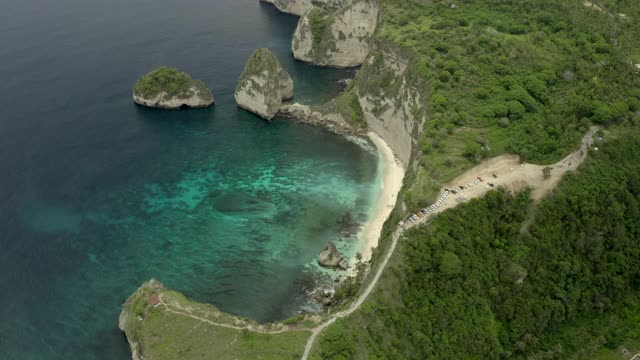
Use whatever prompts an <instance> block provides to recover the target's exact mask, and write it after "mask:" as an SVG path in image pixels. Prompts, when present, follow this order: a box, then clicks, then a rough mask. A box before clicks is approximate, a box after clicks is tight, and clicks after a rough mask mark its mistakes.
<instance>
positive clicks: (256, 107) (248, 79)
mask: <svg viewBox="0 0 640 360" xmlns="http://www.w3.org/2000/svg"><path fill="white" fill-rule="evenodd" d="M234 96H235V99H236V102H237V103H238V106H240V107H241V108H243V109H246V110H248V111H251V112H253V113H256V114H258V115H260V116H262V117H263V118H265V119H267V120H271V119H273V117H274V116H276V114H277V113H278V111H279V110H280V107H282V102H283V101H284V100H289V99H291V98H292V97H293V80H292V79H291V76H289V73H288V72H287V71H286V70H285V69H284V68H283V67H282V65H281V64H280V62H279V61H278V59H277V58H276V57H275V55H274V54H273V53H272V52H271V51H269V50H268V49H264V48H262V49H258V50H256V51H255V52H254V53H253V54H252V55H251V58H250V59H249V61H248V62H247V65H246V66H245V68H244V71H243V72H242V75H241V76H240V81H239V82H238V85H237V87H236V91H235V93H234Z"/></svg>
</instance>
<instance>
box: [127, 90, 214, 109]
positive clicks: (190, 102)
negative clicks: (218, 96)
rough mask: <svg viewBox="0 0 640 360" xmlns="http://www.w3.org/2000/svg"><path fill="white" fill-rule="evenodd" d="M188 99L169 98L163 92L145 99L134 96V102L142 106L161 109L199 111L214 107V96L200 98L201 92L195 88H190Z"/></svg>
mask: <svg viewBox="0 0 640 360" xmlns="http://www.w3.org/2000/svg"><path fill="white" fill-rule="evenodd" d="M189 93H190V94H191V95H190V96H188V97H177V96H172V97H169V96H167V93H166V92H164V91H163V92H161V93H159V94H157V95H156V96H154V97H144V96H141V95H136V94H133V101H134V102H135V103H136V104H138V105H142V106H147V107H153V108H159V109H197V108H204V107H209V106H211V105H213V95H210V94H209V95H207V96H200V90H198V89H197V88H195V87H192V88H189Z"/></svg>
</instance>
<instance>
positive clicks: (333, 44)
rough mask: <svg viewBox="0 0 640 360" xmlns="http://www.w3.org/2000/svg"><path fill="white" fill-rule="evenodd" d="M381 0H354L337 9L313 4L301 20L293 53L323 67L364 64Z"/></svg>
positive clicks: (294, 40)
mask: <svg viewBox="0 0 640 360" xmlns="http://www.w3.org/2000/svg"><path fill="white" fill-rule="evenodd" d="M378 11H379V3H378V0H354V1H351V2H350V3H349V4H347V5H345V6H342V7H340V8H339V9H337V10H333V9H330V8H321V7H313V8H312V9H311V10H309V11H307V12H306V13H305V14H304V15H303V16H302V17H301V18H300V20H299V22H298V27H297V28H296V31H295V33H294V35H293V41H292V44H291V50H292V51H293V56H294V57H295V58H296V59H298V60H302V61H306V62H311V63H313V64H316V65H321V66H335V67H353V66H359V65H361V64H362V63H363V62H364V60H365V58H366V57H367V54H368V53H369V44H370V40H371V36H372V35H373V33H374V31H375V29H376V25H377V23H378Z"/></svg>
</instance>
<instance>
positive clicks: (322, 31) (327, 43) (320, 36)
mask: <svg viewBox="0 0 640 360" xmlns="http://www.w3.org/2000/svg"><path fill="white" fill-rule="evenodd" d="M306 16H307V17H308V18H309V30H310V32H311V36H312V37H313V47H312V49H311V51H312V53H311V54H310V55H311V56H312V57H314V58H316V59H322V58H323V57H325V56H326V53H327V50H333V51H336V43H335V39H334V37H333V34H332V32H331V24H332V23H333V21H334V19H335V16H336V13H335V10H327V9H324V8H318V7H316V8H313V9H311V10H310V11H309V12H308V13H307V15H306Z"/></svg>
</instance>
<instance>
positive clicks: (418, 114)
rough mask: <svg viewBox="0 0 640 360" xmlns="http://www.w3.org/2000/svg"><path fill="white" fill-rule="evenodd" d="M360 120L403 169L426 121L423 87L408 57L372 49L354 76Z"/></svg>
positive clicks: (391, 51)
mask: <svg viewBox="0 0 640 360" xmlns="http://www.w3.org/2000/svg"><path fill="white" fill-rule="evenodd" d="M355 81H356V84H355V86H356V93H357V95H358V101H359V103H360V107H361V109H362V113H363V116H364V120H365V121H366V123H367V125H368V126H369V127H370V128H371V129H372V130H373V131H375V132H376V133H377V134H378V135H379V136H380V137H381V138H382V139H384V140H385V141H386V142H387V144H389V146H390V147H391V149H392V150H393V152H394V153H395V155H396V157H397V158H398V159H399V160H400V161H401V162H402V165H403V167H404V168H405V169H406V168H408V167H409V165H410V164H409V161H410V159H411V155H412V149H413V147H414V145H415V144H416V139H417V138H418V135H419V133H420V131H421V129H422V127H423V125H424V121H425V120H426V111H425V107H426V104H425V102H424V100H425V99H424V94H422V93H421V91H423V89H424V86H422V84H421V83H420V80H419V77H417V76H415V72H414V68H413V65H412V64H411V62H410V60H409V58H408V57H405V56H404V55H402V54H401V53H400V51H398V50H394V49H384V50H382V49H379V48H377V49H374V50H372V52H371V54H370V55H369V57H368V58H367V60H366V62H365V63H364V64H363V66H362V69H361V70H360V72H359V73H358V76H357V77H356V80H355Z"/></svg>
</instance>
